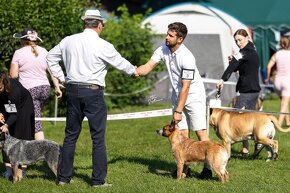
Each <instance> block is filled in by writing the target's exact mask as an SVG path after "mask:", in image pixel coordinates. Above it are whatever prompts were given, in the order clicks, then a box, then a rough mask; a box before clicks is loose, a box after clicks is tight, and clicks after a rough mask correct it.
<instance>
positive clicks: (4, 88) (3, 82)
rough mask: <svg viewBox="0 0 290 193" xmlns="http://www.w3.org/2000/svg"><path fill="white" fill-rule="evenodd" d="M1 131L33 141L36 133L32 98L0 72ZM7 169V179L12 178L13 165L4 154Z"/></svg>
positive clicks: (16, 83)
mask: <svg viewBox="0 0 290 193" xmlns="http://www.w3.org/2000/svg"><path fill="white" fill-rule="evenodd" d="M0 118H1V120H0V126H1V127H0V129H1V131H2V132H5V133H9V134H10V135H11V136H13V137H15V138H18V139H24V140H33V139H34V132H35V126H34V125H35V123H34V122H35V118H34V106H33V102H32V97H31V95H30V93H29V91H28V90H26V89H25V88H24V87H23V86H22V84H21V83H20V82H18V80H16V79H11V78H9V77H8V75H7V73H6V72H3V71H2V72H0ZM2 155H3V162H4V164H5V167H6V172H5V173H4V176H5V177H10V176H11V174H12V172H11V165H10V164H9V159H8V158H7V156H6V155H5V153H3V152H2Z"/></svg>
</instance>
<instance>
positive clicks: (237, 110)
mask: <svg viewBox="0 0 290 193" xmlns="http://www.w3.org/2000/svg"><path fill="white" fill-rule="evenodd" d="M216 109H223V110H225V111H231V112H253V113H261V114H269V115H270V114H283V115H290V113H284V112H274V111H257V110H249V109H238V108H232V107H216Z"/></svg>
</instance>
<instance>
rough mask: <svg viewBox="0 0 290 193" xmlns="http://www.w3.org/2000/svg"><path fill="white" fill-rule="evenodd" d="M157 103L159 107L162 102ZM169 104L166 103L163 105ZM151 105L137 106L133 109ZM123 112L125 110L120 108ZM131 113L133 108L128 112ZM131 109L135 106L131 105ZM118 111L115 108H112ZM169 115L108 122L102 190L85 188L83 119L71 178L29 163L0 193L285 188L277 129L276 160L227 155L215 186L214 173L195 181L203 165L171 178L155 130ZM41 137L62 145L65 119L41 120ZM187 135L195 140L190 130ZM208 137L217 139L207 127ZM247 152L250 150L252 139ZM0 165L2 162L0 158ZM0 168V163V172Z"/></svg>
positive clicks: (282, 143) (289, 161)
mask: <svg viewBox="0 0 290 193" xmlns="http://www.w3.org/2000/svg"><path fill="white" fill-rule="evenodd" d="M160 107H163V106H162V105H161V106H160ZM169 107H170V106H166V108H169ZM149 109H153V107H151V108H150V107H147V108H139V109H137V110H136V111H139V110H140V111H142V110H149ZM278 109H279V101H277V100H276V99H275V100H266V101H265V102H264V110H265V111H278ZM123 111H126V112H131V110H130V111H128V109H124V110H123ZM132 111H133V110H132ZM134 111H135V109H134ZM118 113H120V112H118ZM170 121H171V117H170V116H167V117H157V118H147V119H134V120H118V121H108V125H107V133H106V143H107V153H108V176H107V179H106V180H107V182H109V183H113V186H112V187H108V188H92V187H91V186H90V176H91V172H92V168H91V167H92V165H91V140H90V135H89V129H88V124H87V122H84V124H83V130H82V133H81V135H80V137H79V140H78V143H77V149H76V155H75V164H74V166H75V170H74V177H73V180H74V182H73V183H72V184H69V185H65V186H62V187H60V186H56V185H55V177H54V176H53V174H52V172H51V171H50V170H49V169H48V167H47V166H46V164H45V163H44V162H41V161H40V162H38V163H37V164H34V165H32V166H29V168H28V171H27V178H25V179H24V180H23V181H21V182H19V183H17V184H12V182H11V181H8V180H6V179H4V178H3V177H1V178H0V183H1V186H0V192H7V193H8V192H9V193H12V192H15V193H16V192H17V193H19V192H21V193H22V192H37V193H38V192H114V193H115V192H120V193H123V192H124V193H125V192H126V193H127V192H131V193H139V192H142V193H143V192H150V193H151V192H162V193H163V192H164V193H165V192H166V193H167V192H174V193H181V192H198V193H202V192H211V193H212V192H214V193H218V192H229V193H230V192H231V193H232V192H241V193H244V192H251V193H252V192H261V193H265V192H281V193H282V192H283V193H284V192H290V183H289V182H290V158H289V154H290V149H289V146H290V134H288V133H281V132H277V134H276V139H277V140H278V141H279V159H278V160H277V161H273V162H267V163H266V162H265V159H266V157H267V153H266V151H265V150H263V151H262V153H261V154H260V156H259V157H258V158H257V159H254V160H253V159H251V158H240V157H237V156H233V157H232V158H231V160H230V161H229V163H228V166H227V169H228V172H229V175H230V181H229V182H228V183H225V184H221V183H220V182H219V181H218V178H217V176H216V175H215V174H214V178H213V179H212V180H198V179H197V178H196V177H197V175H198V174H199V173H200V172H201V170H202V167H203V164H200V165H198V166H196V167H191V171H192V175H193V176H192V177H190V178H187V179H183V180H180V181H179V182H177V181H176V180H175V179H173V178H172V177H171V172H172V171H173V170H174V169H175V168H176V165H175V162H174V158H173V156H172V153H171V150H170V145H169V142H168V140H167V139H166V138H164V137H159V136H157V135H156V132H155V130H156V129H158V128H160V127H162V126H163V125H165V124H167V123H169V122H170ZM43 125H44V127H45V134H46V138H47V139H51V140H54V141H56V142H58V143H60V144H62V141H63V136H64V127H65V123H63V122H57V123H56V125H54V124H53V123H51V122H44V123H43ZM191 134H192V137H193V138H195V136H194V134H193V132H192V133H191ZM210 137H211V139H213V140H216V141H219V140H218V139H217V137H216V136H215V134H214V132H213V130H212V129H211V130H210ZM250 144H251V149H250V151H251V152H253V142H251V143H250ZM240 149H241V143H237V144H235V145H233V146H232V152H233V154H234V153H235V152H238V151H240ZM1 164H2V162H1ZM3 171H4V168H3V167H1V170H0V172H1V173H2V172H3Z"/></svg>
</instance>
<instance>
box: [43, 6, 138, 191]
mask: <svg viewBox="0 0 290 193" xmlns="http://www.w3.org/2000/svg"><path fill="white" fill-rule="evenodd" d="M82 20H83V21H84V26H85V30H84V31H83V32H82V33H78V34H74V35H71V36H68V37H66V38H64V39H63V40H61V42H60V43H59V44H58V45H56V46H55V47H54V48H53V49H51V50H50V51H49V53H48V56H47V63H48V65H49V68H50V70H51V72H52V74H53V75H54V76H55V77H56V78H58V79H59V80H60V81H61V82H63V83H64V84H65V85H66V88H67V115H66V128H65V138H64V142H63V148H62V152H61V160H60V164H59V169H58V176H57V184H58V185H64V184H67V183H70V181H71V178H72V173H73V161H74V154H75V147H76V142H77V139H78V137H79V134H80V132H81V125H82V121H83V119H84V117H85V116H86V117H87V118H88V122H89V126H90V133H91V138H92V141H93V145H92V146H93V147H92V164H93V166H92V167H93V172H92V178H91V183H92V186H93V187H99V186H111V184H108V183H105V178H106V176H107V153H106V144H105V130H106V121H107V109H106V104H105V100H104V93H103V88H104V87H105V86H106V85H105V77H106V74H107V66H108V64H111V65H112V66H113V67H115V68H116V69H118V70H121V71H123V72H124V73H126V74H128V75H135V76H136V68H135V67H134V66H133V65H132V64H131V63H130V62H128V61H127V60H126V59H125V58H123V57H122V56H121V55H120V54H119V53H118V52H117V50H116V49H115V48H114V46H113V45H112V44H110V43H109V42H107V41H105V40H103V39H102V38H100V37H99V35H100V34H101V32H102V30H103V27H104V19H103V18H102V16H101V14H100V12H99V10H87V11H86V13H85V15H84V16H82ZM61 60H62V61H63V63H64V67H65V71H66V77H65V76H64V73H63V71H62V68H61V66H60V65H59V61H61Z"/></svg>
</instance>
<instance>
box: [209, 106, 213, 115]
mask: <svg viewBox="0 0 290 193" xmlns="http://www.w3.org/2000/svg"><path fill="white" fill-rule="evenodd" d="M212 111H213V108H212V107H211V108H209V115H211V114H212Z"/></svg>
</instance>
